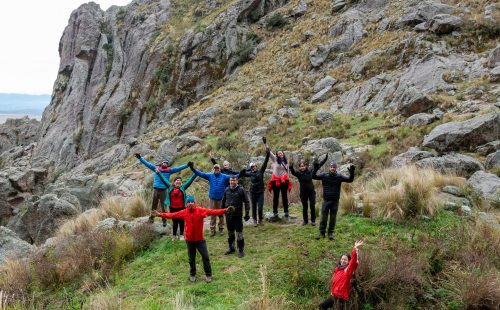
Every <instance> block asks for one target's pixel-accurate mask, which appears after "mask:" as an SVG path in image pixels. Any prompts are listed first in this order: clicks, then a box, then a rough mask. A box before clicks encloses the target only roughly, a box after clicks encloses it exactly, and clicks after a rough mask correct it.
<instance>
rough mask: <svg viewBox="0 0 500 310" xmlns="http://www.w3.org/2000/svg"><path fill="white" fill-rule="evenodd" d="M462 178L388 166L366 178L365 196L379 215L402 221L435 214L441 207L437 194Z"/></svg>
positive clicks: (410, 167)
mask: <svg viewBox="0 0 500 310" xmlns="http://www.w3.org/2000/svg"><path fill="white" fill-rule="evenodd" d="M462 182H463V181H462V179H461V178H458V177H454V176H451V175H441V174H439V173H438V172H436V171H434V170H432V169H420V168H417V167H414V166H405V167H402V168H396V169H388V170H384V171H382V172H381V174H380V175H379V176H378V177H376V178H373V179H370V180H368V181H367V184H366V185H365V188H366V190H365V192H364V193H363V197H364V198H366V199H369V200H370V202H371V203H372V206H373V215H374V216H376V217H382V218H388V219H393V220H395V221H402V220H405V219H409V218H415V217H421V216H431V217H432V216H434V215H435V214H436V211H437V209H438V206H439V201H438V199H437V194H438V193H439V190H440V189H441V188H442V187H443V186H445V185H460V184H463V183H462Z"/></svg>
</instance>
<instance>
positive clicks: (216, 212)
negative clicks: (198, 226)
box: [203, 208, 226, 216]
mask: <svg viewBox="0 0 500 310" xmlns="http://www.w3.org/2000/svg"><path fill="white" fill-rule="evenodd" d="M203 211H204V212H203V213H204V215H205V216H209V215H212V216H219V215H223V214H224V213H226V209H217V210H212V209H205V208H203Z"/></svg>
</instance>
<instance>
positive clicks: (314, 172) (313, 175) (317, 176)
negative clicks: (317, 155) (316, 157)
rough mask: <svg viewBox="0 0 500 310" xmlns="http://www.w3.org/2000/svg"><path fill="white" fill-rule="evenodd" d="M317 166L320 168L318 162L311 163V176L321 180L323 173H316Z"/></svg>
mask: <svg viewBox="0 0 500 310" xmlns="http://www.w3.org/2000/svg"><path fill="white" fill-rule="evenodd" d="M319 168H320V165H319V163H314V164H313V172H312V178H313V180H323V178H324V177H325V174H324V173H322V174H319V175H318V170H319Z"/></svg>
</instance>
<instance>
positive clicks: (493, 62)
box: [488, 44, 500, 68]
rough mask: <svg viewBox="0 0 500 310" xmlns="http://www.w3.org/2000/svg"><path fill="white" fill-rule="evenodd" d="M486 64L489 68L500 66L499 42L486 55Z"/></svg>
mask: <svg viewBox="0 0 500 310" xmlns="http://www.w3.org/2000/svg"><path fill="white" fill-rule="evenodd" d="M488 66H489V67H490V68H495V67H497V66H500V44H498V45H497V47H495V48H494V49H492V50H491V52H490V55H489V57H488Z"/></svg>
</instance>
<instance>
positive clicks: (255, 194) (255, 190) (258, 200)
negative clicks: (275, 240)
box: [240, 150, 270, 225]
mask: <svg viewBox="0 0 500 310" xmlns="http://www.w3.org/2000/svg"><path fill="white" fill-rule="evenodd" d="M269 154H270V152H269V150H267V151H266V158H265V159H264V163H263V164H262V166H261V167H260V169H257V165H256V164H255V163H250V164H249V165H248V166H249V167H250V170H245V169H244V170H241V171H240V177H250V183H251V185H250V201H251V202H252V218H253V220H254V223H255V224H256V225H257V223H258V224H262V219H263V218H264V214H263V213H264V173H265V172H266V167H267V163H268V162H269ZM257 207H258V221H257Z"/></svg>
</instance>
